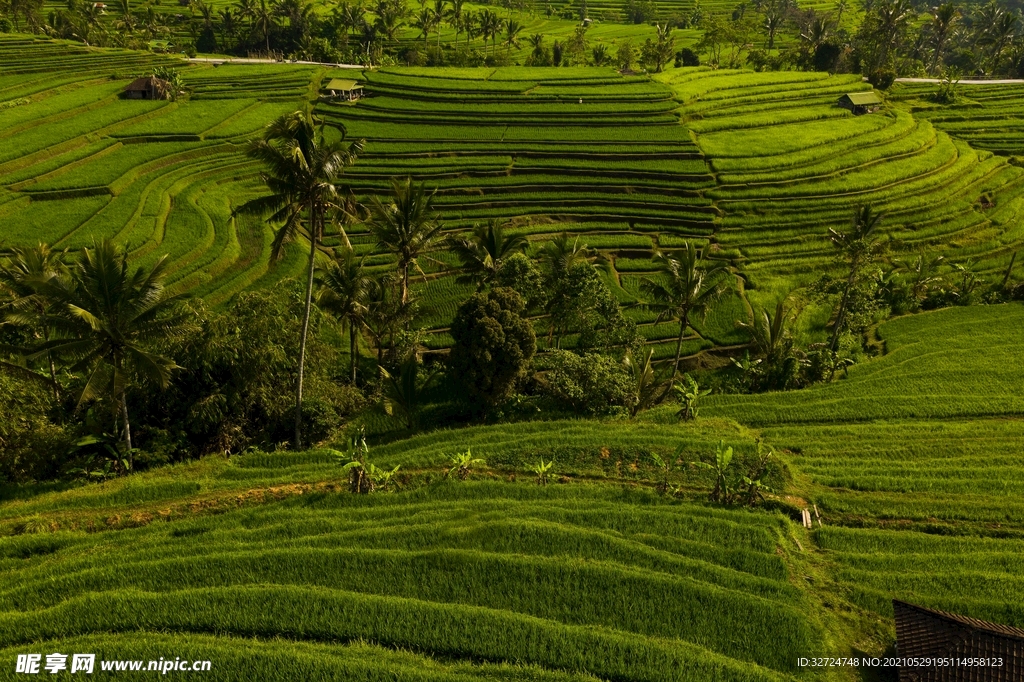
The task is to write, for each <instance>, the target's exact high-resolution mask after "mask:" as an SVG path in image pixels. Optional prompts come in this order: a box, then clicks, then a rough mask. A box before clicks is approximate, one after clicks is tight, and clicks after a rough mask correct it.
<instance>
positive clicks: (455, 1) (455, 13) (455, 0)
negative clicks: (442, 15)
mask: <svg viewBox="0 0 1024 682" xmlns="http://www.w3.org/2000/svg"><path fill="white" fill-rule="evenodd" d="M465 6H466V0H452V8H451V10H450V11H449V12H448V23H449V25H450V26H451V27H452V28H454V29H455V50H456V52H457V51H458V49H459V31H461V30H462V26H463V10H464V9H465Z"/></svg>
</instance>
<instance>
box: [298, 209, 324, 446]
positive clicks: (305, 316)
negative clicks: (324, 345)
mask: <svg viewBox="0 0 1024 682" xmlns="http://www.w3.org/2000/svg"><path fill="white" fill-rule="evenodd" d="M309 212H310V219H309V224H310V230H309V267H308V268H307V272H306V307H305V310H303V312H302V335H301V336H300V337H299V377H298V381H297V382H296V386H295V440H294V445H295V449H296V450H298V449H299V448H301V447H302V379H303V374H304V372H305V369H306V338H307V337H308V336H309V313H310V311H311V310H312V308H313V268H314V265H315V264H316V242H317V236H318V232H317V221H316V215H315V214H314V210H313V203H312V202H310V205H309Z"/></svg>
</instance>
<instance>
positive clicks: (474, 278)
mask: <svg viewBox="0 0 1024 682" xmlns="http://www.w3.org/2000/svg"><path fill="white" fill-rule="evenodd" d="M448 243H449V244H450V245H451V249H452V251H454V252H455V255H456V256H457V257H458V258H459V261H460V262H461V264H462V273H461V274H460V275H459V276H458V278H457V279H456V281H457V282H459V283H460V284H476V285H477V290H478V291H479V290H480V289H482V288H483V287H485V286H487V285H489V284H491V283H492V282H493V281H494V278H495V276H496V275H497V273H498V271H499V270H500V269H501V266H502V263H503V262H504V261H505V259H506V258H508V257H509V256H511V255H512V254H514V253H522V251H523V250H524V249H525V248H526V245H527V243H528V242H527V241H526V237H523V236H522V235H514V236H506V234H505V226H504V224H503V223H502V221H501V220H497V219H495V220H491V221H490V222H488V223H487V224H484V225H476V226H475V227H474V228H473V233H472V235H471V236H469V237H462V236H460V237H455V238H452V239H450V240H449V242H448Z"/></svg>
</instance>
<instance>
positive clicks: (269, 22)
mask: <svg viewBox="0 0 1024 682" xmlns="http://www.w3.org/2000/svg"><path fill="white" fill-rule="evenodd" d="M276 25H277V15H276V13H275V12H274V9H273V7H268V6H267V0H260V4H259V7H253V9H252V27H253V30H254V31H259V32H260V33H262V34H263V40H264V41H265V43H266V46H267V57H269V56H270V33H271V31H273V30H274V27H275V26H276Z"/></svg>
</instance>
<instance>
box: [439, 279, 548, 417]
mask: <svg viewBox="0 0 1024 682" xmlns="http://www.w3.org/2000/svg"><path fill="white" fill-rule="evenodd" d="M524 309H525V305H524V303H523V299H522V298H521V297H520V296H519V294H517V293H516V292H515V291H513V290H511V289H503V288H497V289H492V290H491V291H490V292H488V293H486V294H476V295H474V296H473V297H472V298H470V299H469V300H468V301H466V302H465V303H463V304H462V305H461V306H460V307H459V310H458V312H457V313H456V314H455V319H454V320H453V321H452V325H451V335H452V338H453V339H454V341H455V343H454V344H453V345H452V349H451V354H450V355H449V359H448V367H449V369H450V371H451V374H452V376H454V377H455V378H456V379H457V380H458V381H459V383H460V384H462V386H463V387H464V388H465V390H466V393H467V394H468V395H469V396H470V398H472V399H475V400H479V401H481V402H482V403H483V404H484V405H486V406H489V407H493V406H495V405H497V404H499V403H501V402H502V401H503V400H505V399H506V398H508V397H509V396H510V395H511V394H512V392H513V391H514V390H515V388H516V385H517V384H518V382H519V381H520V380H522V378H523V377H524V376H525V375H526V368H527V366H528V365H529V362H530V359H531V358H532V357H533V354H534V353H535V352H536V350H537V339H536V337H535V336H534V333H533V326H532V325H531V324H530V321H529V320H527V319H524V318H522V317H521V314H522V313H523V312H524Z"/></svg>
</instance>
